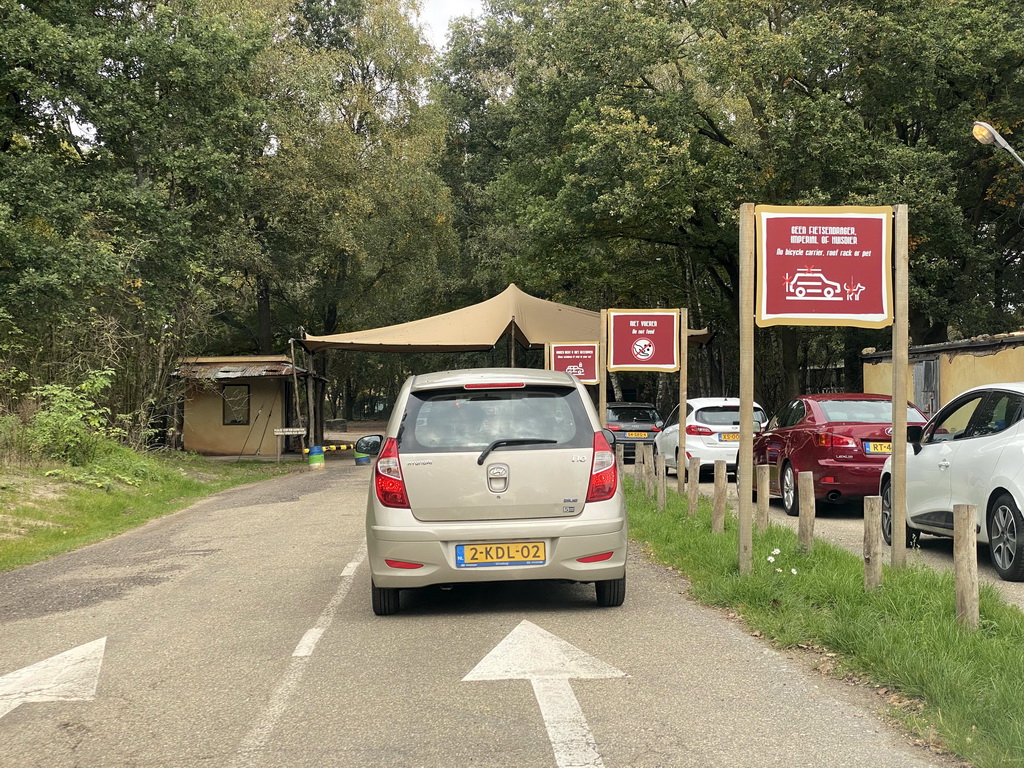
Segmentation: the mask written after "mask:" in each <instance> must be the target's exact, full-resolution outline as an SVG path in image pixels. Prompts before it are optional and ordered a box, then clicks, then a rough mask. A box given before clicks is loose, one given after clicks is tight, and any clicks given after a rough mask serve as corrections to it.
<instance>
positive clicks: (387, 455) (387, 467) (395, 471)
mask: <svg viewBox="0 0 1024 768" xmlns="http://www.w3.org/2000/svg"><path fill="white" fill-rule="evenodd" d="M373 485H374V488H375V489H376V491H377V499H378V500H379V501H380V503H381V504H383V505H384V506H385V507H408V506H409V496H408V494H406V492H405V480H404V479H403V478H402V465H401V463H399V461H398V443H397V442H396V441H395V438H393V437H389V438H388V439H387V440H385V441H384V447H383V448H381V449H380V456H378V457H377V465H376V467H375V468H374V473H373Z"/></svg>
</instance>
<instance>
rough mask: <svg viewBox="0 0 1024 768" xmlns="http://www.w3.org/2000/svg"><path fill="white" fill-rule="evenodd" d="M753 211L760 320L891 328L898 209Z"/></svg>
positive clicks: (764, 207) (766, 323)
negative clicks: (894, 231) (894, 211)
mask: <svg viewBox="0 0 1024 768" xmlns="http://www.w3.org/2000/svg"><path fill="white" fill-rule="evenodd" d="M754 210H755V215H756V218H757V311H756V320H757V324H758V325H760V326H769V325H850V326H857V327H861V328H883V327H885V326H888V325H892V266H891V265H892V259H891V250H892V208H889V207H834V208H813V207H812V208H802V207H778V206H770V205H759V206H757V207H756V208H755V209H754Z"/></svg>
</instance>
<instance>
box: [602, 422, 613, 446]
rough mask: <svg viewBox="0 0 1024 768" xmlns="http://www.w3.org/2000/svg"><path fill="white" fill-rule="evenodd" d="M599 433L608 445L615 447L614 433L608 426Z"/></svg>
mask: <svg viewBox="0 0 1024 768" xmlns="http://www.w3.org/2000/svg"><path fill="white" fill-rule="evenodd" d="M601 434H602V435H604V439H605V440H607V441H608V445H609V446H611V447H612V448H614V447H615V433H614V432H612V431H611V430H610V429H608V427H605V428H604V429H602V430H601Z"/></svg>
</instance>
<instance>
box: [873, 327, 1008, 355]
mask: <svg viewBox="0 0 1024 768" xmlns="http://www.w3.org/2000/svg"><path fill="white" fill-rule="evenodd" d="M1018 344H1024V331H1011V332H1009V333H997V334H993V335H989V334H984V335H982V336H975V337H973V338H970V339H959V340H957V341H943V342H940V343H938V344H922V345H921V346H917V347H910V348H909V350H908V351H909V353H910V354H911V355H928V354H939V353H950V354H955V353H956V352H959V351H962V350H995V348H997V347H1002V346H1007V347H1011V346H1017V345H1018ZM860 356H861V358H862V359H872V360H874V359H877V360H888V359H889V358H891V357H892V351H891V350H889V351H884V350H883V351H881V352H879V351H878V350H876V349H874V348H873V347H869V348H868V349H865V350H862V351H861V354H860Z"/></svg>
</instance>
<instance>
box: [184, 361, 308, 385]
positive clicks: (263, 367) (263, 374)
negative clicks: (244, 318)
mask: <svg viewBox="0 0 1024 768" xmlns="http://www.w3.org/2000/svg"><path fill="white" fill-rule="evenodd" d="M293 374H295V375H298V376H302V377H305V376H306V375H307V372H306V370H305V369H303V368H300V367H298V366H293V365H292V361H291V360H290V359H289V358H288V357H287V356H285V355H270V356H267V357H255V356H252V357H185V358H182V359H181V360H179V361H178V368H177V370H175V371H174V373H173V374H172V375H174V376H177V377H178V378H180V379H212V380H221V379H258V378H282V377H291V376H292V375H293Z"/></svg>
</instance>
